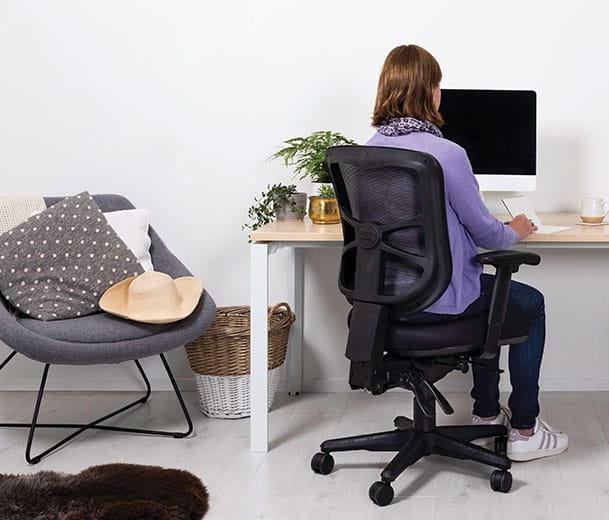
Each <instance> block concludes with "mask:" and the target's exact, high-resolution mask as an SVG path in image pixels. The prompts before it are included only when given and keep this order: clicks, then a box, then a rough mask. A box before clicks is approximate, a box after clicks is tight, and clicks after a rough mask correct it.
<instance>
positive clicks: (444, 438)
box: [311, 399, 512, 506]
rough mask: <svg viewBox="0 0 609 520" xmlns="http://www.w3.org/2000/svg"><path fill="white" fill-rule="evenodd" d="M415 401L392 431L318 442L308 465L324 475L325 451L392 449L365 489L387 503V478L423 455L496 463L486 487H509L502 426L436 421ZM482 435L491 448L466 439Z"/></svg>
mask: <svg viewBox="0 0 609 520" xmlns="http://www.w3.org/2000/svg"><path fill="white" fill-rule="evenodd" d="M414 403H415V414H414V415H415V420H414V421H411V420H410V419H406V418H405V417H397V418H396V419H395V424H396V426H397V429H395V430H392V431H386V432H381V433H372V434H366V435H357V436H354V437H343V438H339V439H331V440H327V441H324V442H323V443H322V444H321V446H320V449H321V452H320V453H317V454H316V455H314V457H313V459H312V460H311V468H312V469H313V471H315V472H316V473H320V474H323V475H325V474H327V473H330V472H331V471H332V469H333V467H334V459H333V457H332V455H330V453H332V452H339V451H355V450H365V451H396V452H397V453H396V455H395V456H394V457H393V459H392V460H391V461H390V462H389V464H387V466H385V468H384V469H383V471H382V472H381V481H379V482H375V483H374V484H372V486H371V487H370V490H369V496H370V498H371V500H372V501H373V502H375V503H376V504H378V505H381V506H382V505H387V504H389V503H390V502H391V500H392V499H393V490H392V488H391V483H392V482H393V481H394V480H395V479H397V477H398V476H400V474H402V472H403V471H404V470H405V469H406V468H408V467H409V466H411V465H412V464H414V463H415V462H416V461H418V460H419V459H421V458H423V457H425V456H427V455H442V456H445V457H450V458H453V459H465V460H472V461H475V462H480V463H482V464H486V465H488V466H493V467H495V468H498V469H497V470H496V471H494V472H493V473H492V474H491V478H490V485H491V488H492V489H493V490H494V491H502V492H507V491H509V489H510V488H511V485H512V477H511V474H510V473H509V471H507V470H508V469H509V468H510V467H511V465H512V463H511V461H510V459H509V458H508V457H507V456H506V446H507V437H506V436H507V428H506V427H505V426H501V425H488V426H487V425H484V426H436V425H435V416H433V417H428V416H424V415H423V414H422V413H421V409H420V407H419V405H418V402H417V401H416V399H415V401H414ZM427 405H430V403H427ZM484 437H495V438H496V442H495V451H494V452H493V451H491V450H488V449H485V448H482V447H480V446H476V445H474V444H471V441H472V440H474V439H479V438H484Z"/></svg>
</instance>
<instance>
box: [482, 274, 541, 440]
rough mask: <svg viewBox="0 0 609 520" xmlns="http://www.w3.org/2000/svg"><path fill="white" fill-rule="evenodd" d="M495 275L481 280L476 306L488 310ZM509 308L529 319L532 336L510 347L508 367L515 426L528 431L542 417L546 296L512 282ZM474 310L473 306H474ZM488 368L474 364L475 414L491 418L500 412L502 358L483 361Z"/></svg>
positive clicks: (510, 400)
mask: <svg viewBox="0 0 609 520" xmlns="http://www.w3.org/2000/svg"><path fill="white" fill-rule="evenodd" d="M494 279H495V278H494V276H491V275H488V274H483V275H482V276H481V277H480V282H481V294H480V298H478V300H476V301H475V302H474V303H472V306H475V307H478V306H479V305H482V306H483V308H484V309H488V307H489V305H490V300H491V294H492V290H493V283H494ZM508 305H511V306H513V307H516V308H518V310H520V312H522V313H524V314H525V315H526V316H527V317H528V318H529V327H530V330H529V336H528V338H527V340H526V341H525V342H524V343H519V344H517V345H510V347H509V358H508V365H509V368H510V382H511V384H512V393H511V395H510V397H509V401H508V405H509V407H510V410H511V411H512V421H511V423H512V427H513V428H519V429H525V428H532V427H533V426H534V425H535V418H536V417H537V416H538V415H539V402H538V397H539V372H540V369H541V359H542V357H543V347H544V344H545V338H546V314H545V304H544V297H543V294H541V292H539V291H538V290H537V289H535V288H533V287H530V286H528V285H525V284H523V283H519V282H515V281H512V283H511V286H510V295H509V299H508ZM470 307H471V306H470ZM480 362H482V363H484V364H485V365H487V366H488V368H490V369H491V370H493V371H491V370H488V369H487V368H486V367H485V366H481V365H474V366H473V369H472V371H473V374H474V387H473V389H472V392H471V396H472V398H473V399H474V410H473V413H474V414H475V415H478V416H480V417H491V416H494V415H496V414H498V413H499V374H498V373H496V371H497V370H498V369H499V355H497V357H495V358H494V359H490V360H480Z"/></svg>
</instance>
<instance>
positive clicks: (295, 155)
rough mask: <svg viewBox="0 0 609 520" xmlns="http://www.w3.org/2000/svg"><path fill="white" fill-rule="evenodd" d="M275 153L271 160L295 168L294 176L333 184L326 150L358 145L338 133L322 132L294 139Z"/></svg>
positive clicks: (286, 142)
mask: <svg viewBox="0 0 609 520" xmlns="http://www.w3.org/2000/svg"><path fill="white" fill-rule="evenodd" d="M283 144H285V145H287V146H284V147H283V148H281V150H279V151H277V152H275V153H274V154H273V155H272V156H271V159H282V160H283V163H284V164H285V165H286V166H295V168H294V175H296V176H298V178H299V179H301V180H302V179H306V178H307V177H308V178H309V179H311V181H313V182H331V178H330V172H329V171H328V167H327V165H326V150H327V149H328V148H330V147H331V146H338V145H348V144H356V143H355V141H352V140H351V139H348V138H346V137H344V136H343V135H341V134H339V133H338V132H330V131H328V130H321V131H318V132H313V133H312V134H311V135H309V136H307V137H293V138H292V139H288V140H286V141H284V142H283Z"/></svg>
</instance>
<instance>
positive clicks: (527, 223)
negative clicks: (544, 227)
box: [508, 213, 537, 240]
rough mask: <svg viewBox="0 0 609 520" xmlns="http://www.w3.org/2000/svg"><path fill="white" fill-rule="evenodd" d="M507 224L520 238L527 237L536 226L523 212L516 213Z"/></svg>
mask: <svg viewBox="0 0 609 520" xmlns="http://www.w3.org/2000/svg"><path fill="white" fill-rule="evenodd" d="M508 226H510V227H511V228H512V229H513V230H514V231H516V233H518V238H519V239H520V240H522V239H523V238H526V237H528V236H529V235H530V234H531V233H532V232H533V231H537V226H536V225H535V224H533V221H532V220H529V218H528V217H527V216H526V215H525V214H523V213H521V214H520V215H516V216H515V217H514V220H512V221H511V222H510V223H509V224H508Z"/></svg>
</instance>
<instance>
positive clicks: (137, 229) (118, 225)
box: [104, 208, 154, 271]
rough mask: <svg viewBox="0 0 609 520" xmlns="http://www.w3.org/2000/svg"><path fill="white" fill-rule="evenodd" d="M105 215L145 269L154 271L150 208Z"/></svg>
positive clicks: (113, 212) (112, 212) (125, 210)
mask: <svg viewBox="0 0 609 520" xmlns="http://www.w3.org/2000/svg"><path fill="white" fill-rule="evenodd" d="M104 217H106V220H107V221H108V223H109V224H110V225H111V226H112V228H113V229H114V231H116V234H117V235H118V236H119V237H120V239H121V240H122V241H123V242H125V244H127V246H128V247H129V249H131V251H132V252H133V254H134V255H135V257H136V258H137V261H138V262H139V263H140V265H141V266H142V267H143V268H144V270H145V271H153V270H154V267H153V266H152V258H151V257H150V236H149V235H148V210H147V209H143V208H136V209H124V210H120V211H109V212H107V213H104Z"/></svg>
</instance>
